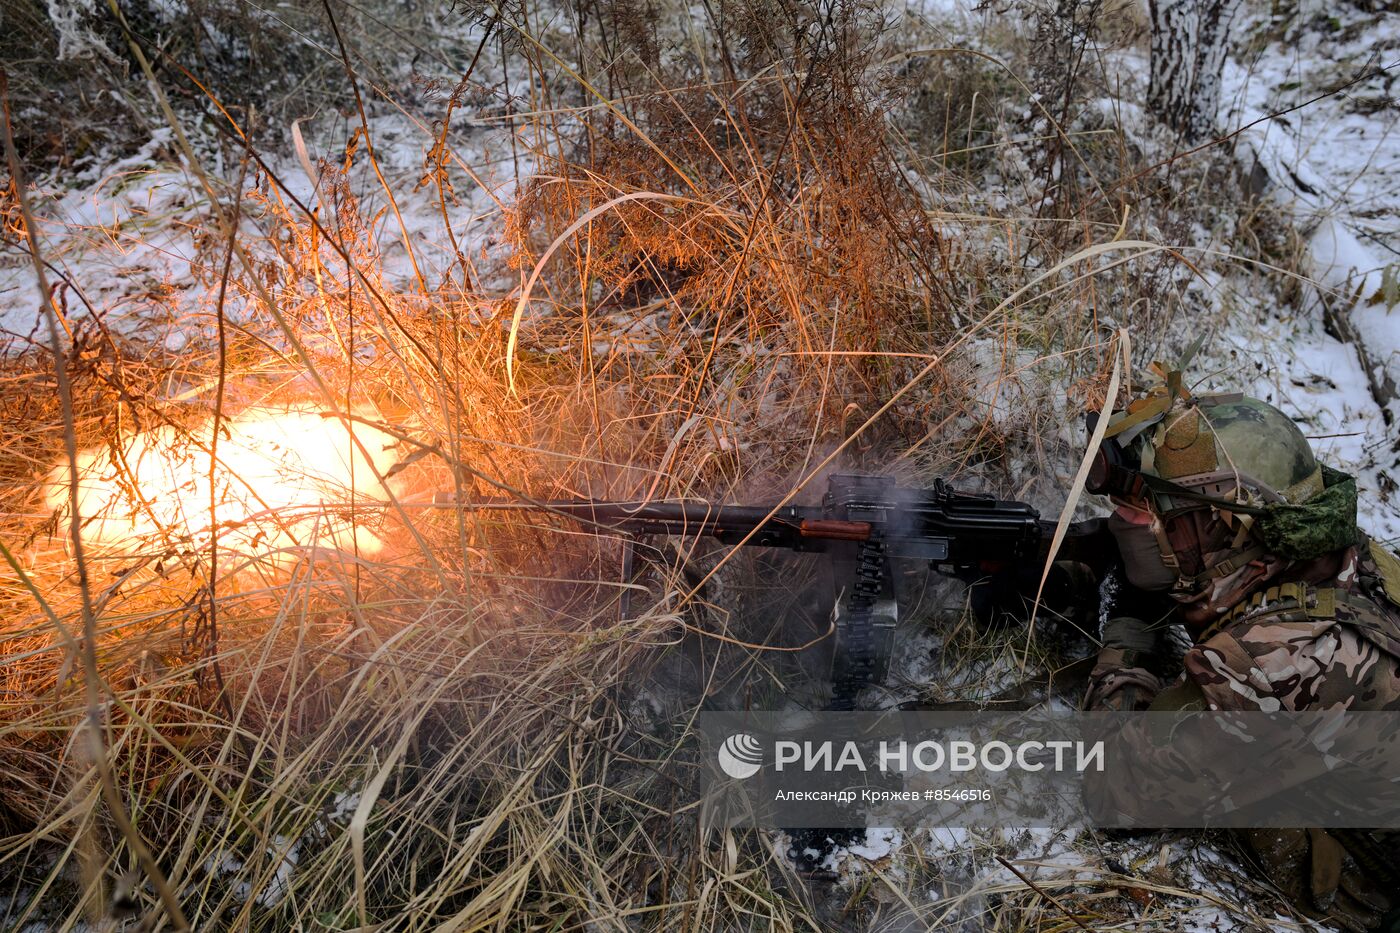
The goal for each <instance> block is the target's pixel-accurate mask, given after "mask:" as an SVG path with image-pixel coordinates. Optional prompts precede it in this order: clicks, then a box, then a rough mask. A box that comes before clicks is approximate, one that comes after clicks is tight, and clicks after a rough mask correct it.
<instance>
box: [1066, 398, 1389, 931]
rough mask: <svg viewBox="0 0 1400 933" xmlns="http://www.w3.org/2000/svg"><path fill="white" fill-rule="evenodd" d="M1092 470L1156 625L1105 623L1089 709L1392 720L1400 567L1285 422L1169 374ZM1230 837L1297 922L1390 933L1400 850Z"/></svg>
mask: <svg viewBox="0 0 1400 933" xmlns="http://www.w3.org/2000/svg"><path fill="white" fill-rule="evenodd" d="M1095 466H1096V469H1095V474H1096V475H1095V477H1094V481H1093V482H1091V488H1094V487H1096V488H1099V489H1101V490H1103V491H1105V492H1107V493H1109V494H1110V496H1111V499H1112V501H1113V503H1114V505H1115V506H1116V509H1115V511H1114V513H1113V514H1112V515H1111V516H1110V517H1109V519H1108V527H1109V530H1110V531H1111V532H1112V534H1113V537H1114V539H1115V540H1116V541H1117V544H1118V547H1119V551H1120V554H1121V557H1122V561H1123V570H1124V573H1125V575H1126V577H1127V580H1128V582H1129V583H1130V584H1131V585H1132V586H1133V587H1134V588H1135V589H1136V590H1138V591H1143V592H1146V593H1149V594H1153V593H1155V594H1160V596H1161V597H1162V605H1163V606H1165V607H1166V609H1165V610H1164V611H1163V612H1162V613H1161V614H1160V616H1158V617H1146V618H1144V617H1138V616H1139V615H1148V613H1142V612H1139V613H1138V614H1137V615H1118V616H1115V617H1113V618H1110V619H1108V620H1107V622H1106V623H1105V625H1104V630H1103V646H1102V649H1101V651H1100V653H1099V656H1098V659H1097V663H1096V666H1095V668H1094V670H1093V672H1092V674H1091V675H1090V682H1089V688H1088V692H1087V695H1086V698H1085V707H1086V708H1087V709H1091V710H1180V709H1209V710H1260V711H1279V710H1287V711H1306V710H1319V711H1320V710H1341V709H1344V710H1400V558H1397V557H1396V556H1395V555H1394V554H1392V553H1390V552H1389V551H1387V550H1386V549H1385V548H1383V547H1382V546H1380V545H1379V544H1377V543H1374V542H1372V541H1370V540H1368V539H1367V538H1366V536H1365V535H1364V534H1361V533H1360V532H1359V530H1358V528H1357V524H1356V483H1355V480H1354V479H1353V478H1352V477H1350V476H1347V475H1345V474H1343V473H1340V472H1338V471H1336V470H1333V469H1330V468H1329V467H1327V466H1324V465H1322V464H1320V463H1319V462H1318V461H1317V460H1316V458H1315V456H1314V454H1313V451H1312V449H1311V447H1310V446H1309V444H1308V441H1307V439H1306V438H1305V437H1304V436H1303V434H1302V432H1301V431H1300V430H1299V429H1298V427H1297V426H1296V425H1295V424H1294V423H1293V421H1292V420H1291V419H1289V418H1288V417H1287V416H1286V415H1285V414H1284V413H1283V412H1281V411H1279V410H1278V409H1277V408H1275V407H1273V406H1271V405H1268V404H1266V403H1264V402H1262V401H1259V400H1257V399H1252V398H1246V397H1244V396H1242V395H1238V394H1236V395H1215V396H1193V395H1192V394H1191V393H1190V392H1189V391H1188V390H1186V389H1185V388H1184V387H1183V386H1182V384H1181V377H1180V374H1179V373H1176V372H1173V373H1170V374H1167V377H1166V379H1165V382H1164V384H1163V385H1161V386H1158V387H1157V388H1156V389H1155V390H1154V391H1152V392H1150V393H1149V394H1148V395H1146V396H1144V397H1142V398H1139V399H1136V400H1134V401H1133V402H1132V403H1131V404H1130V405H1129V406H1128V408H1127V409H1126V410H1124V411H1120V412H1118V413H1116V414H1115V415H1114V417H1113V418H1112V419H1111V420H1110V422H1109V425H1108V426H1107V428H1106V432H1105V441H1104V445H1103V448H1102V449H1101V451H1100V453H1099V458H1098V462H1097V463H1096V465H1095ZM1144 604H1150V603H1144V601H1143V600H1141V599H1139V600H1137V601H1135V603H1134V605H1135V606H1139V607H1140V606H1141V605H1144ZM1178 623H1179V624H1180V625H1182V626H1184V627H1185V629H1186V631H1187V633H1189V635H1190V636H1191V639H1192V645H1191V647H1190V648H1189V649H1187V650H1186V651H1185V654H1184V656H1181V657H1180V660H1179V663H1178V662H1177V659H1176V656H1177V655H1179V654H1180V652H1179V650H1178V651H1176V652H1173V651H1172V649H1171V641H1172V640H1171V638H1170V637H1169V632H1170V631H1171V630H1172V629H1174V627H1175V625H1176V624H1178ZM1178 669H1179V670H1180V673H1179V674H1176V675H1175V676H1172V674H1173V673H1174V672H1175V671H1176V670H1178ZM1178 754H1179V752H1178ZM1111 792H1112V791H1110V793H1111ZM1123 792H1124V793H1131V789H1127V788H1125V789H1123ZM1240 836H1241V842H1242V843H1243V846H1244V848H1245V849H1246V850H1247V852H1248V853H1249V854H1251V855H1252V856H1253V859H1254V860H1255V861H1256V862H1257V863H1258V865H1259V867H1261V868H1262V869H1263V870H1264V872H1265V874H1266V876H1267V877H1268V878H1269V879H1270V880H1271V881H1273V882H1274V883H1275V884H1276V885H1277V886H1278V887H1279V888H1280V889H1281V890H1282V891H1283V892H1284V893H1285V894H1286V895H1287V896H1288V898H1289V900H1290V901H1291V902H1292V903H1293V904H1294V905H1295V906H1296V907H1297V909H1298V910H1299V912H1300V913H1302V914H1304V915H1306V916H1309V917H1313V918H1316V919H1326V920H1330V921H1331V922H1334V923H1338V924H1340V925H1342V926H1343V927H1345V928H1347V929H1349V930H1353V931H1357V933H1361V931H1367V930H1378V929H1387V930H1400V910H1397V909H1396V908H1398V907H1400V872H1398V871H1397V861H1396V860H1397V859H1400V851H1397V848H1396V843H1397V842H1400V838H1397V837H1400V834H1397V833H1382V832H1379V831H1355V830H1352V831H1343V830H1334V831H1331V832H1329V831H1325V830H1321V829H1286V830H1264V829H1258V830H1247V831H1242V832H1241V833H1240Z"/></svg>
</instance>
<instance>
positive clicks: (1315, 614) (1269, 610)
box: [1196, 582, 1337, 641]
mask: <svg viewBox="0 0 1400 933" xmlns="http://www.w3.org/2000/svg"><path fill="white" fill-rule="evenodd" d="M1336 613H1337V591H1336V590H1335V589H1334V588H1332V587H1330V586H1328V587H1320V588H1319V587H1315V586H1312V585H1310V584H1307V583H1298V582H1291V583H1278V584H1275V585H1274V586H1271V587H1269V588H1268V589H1266V590H1260V591H1259V592H1257V593H1255V594H1254V595H1253V596H1251V597H1249V598H1248V599H1246V600H1245V601H1244V602H1242V603H1240V604H1239V605H1237V606H1235V607H1234V608H1233V609H1231V610H1230V611H1229V612H1227V613H1225V614H1224V615H1223V616H1221V617H1220V618H1219V620H1217V621H1216V622H1215V623H1214V624H1213V625H1211V626H1210V627H1209V628H1207V629H1206V630H1205V631H1204V632H1202V633H1201V634H1200V635H1199V636H1197V639H1196V640H1197V641H1205V640H1206V639H1207V638H1209V637H1210V636H1211V635H1213V634H1215V633H1216V632H1218V631H1220V630H1221V629H1223V628H1225V627H1226V626H1229V625H1233V624H1234V623H1236V622H1240V621H1243V620H1245V619H1249V620H1250V621H1263V620H1265V619H1267V620H1269V621H1277V622H1307V621H1309V620H1311V619H1331V618H1335V617H1336Z"/></svg>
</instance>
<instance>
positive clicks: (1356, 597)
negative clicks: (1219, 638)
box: [1197, 536, 1400, 660]
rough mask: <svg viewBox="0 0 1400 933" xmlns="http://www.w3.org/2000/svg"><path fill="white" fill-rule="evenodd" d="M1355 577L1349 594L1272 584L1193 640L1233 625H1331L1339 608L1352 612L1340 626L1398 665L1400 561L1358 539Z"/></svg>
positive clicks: (1300, 584)
mask: <svg viewBox="0 0 1400 933" xmlns="http://www.w3.org/2000/svg"><path fill="white" fill-rule="evenodd" d="M1357 577H1358V586H1356V587H1354V588H1352V589H1349V590H1348V589H1343V588H1341V587H1334V586H1314V585H1313V584H1311V583H1303V582H1301V581H1293V582H1289V583H1277V584H1275V585H1273V586H1270V587H1268V588H1266V589H1263V590H1260V591H1259V592H1257V593H1254V594H1253V595H1252V596H1250V597H1249V598H1248V599H1245V600H1242V601H1241V602H1240V603H1239V604H1238V605H1236V606H1234V607H1233V608H1231V609H1230V611H1229V612H1227V613H1225V614H1224V615H1223V616H1221V617H1220V619H1219V620H1218V621H1216V622H1215V623H1214V624H1213V625H1211V626H1210V627H1209V628H1207V629H1206V630H1205V631H1204V632H1202V633H1201V634H1200V635H1199V636H1197V641H1205V640H1206V639H1208V638H1209V637H1210V636H1211V635H1214V634H1215V633H1216V632H1218V631H1221V630H1223V629H1226V628H1228V627H1230V626H1231V625H1234V624H1236V623H1238V622H1250V623H1254V624H1257V623H1262V622H1308V621H1312V620H1320V619H1336V618H1337V609H1338V607H1339V606H1348V607H1350V608H1352V609H1353V610H1355V611H1354V612H1352V613H1347V618H1346V619H1344V620H1341V623H1342V624H1344V625H1350V626H1351V627H1352V628H1354V629H1355V630H1356V632H1357V634H1358V635H1360V636H1361V637H1362V638H1365V639H1366V640H1367V641H1369V642H1370V643H1371V644H1373V645H1375V646H1376V647H1377V648H1379V649H1381V650H1382V651H1384V652H1385V653H1386V654H1388V655H1390V656H1391V657H1393V658H1396V659H1397V660H1400V557H1397V556H1396V555H1395V554H1393V553H1392V552H1390V551H1389V550H1387V549H1386V548H1384V547H1381V546H1380V545H1378V544H1375V543H1374V542H1372V541H1371V540H1370V539H1369V538H1366V537H1364V536H1363V537H1362V540H1361V543H1360V546H1359V547H1358V548H1357ZM1356 616H1361V618H1356Z"/></svg>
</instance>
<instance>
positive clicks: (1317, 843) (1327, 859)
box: [1240, 829, 1391, 933]
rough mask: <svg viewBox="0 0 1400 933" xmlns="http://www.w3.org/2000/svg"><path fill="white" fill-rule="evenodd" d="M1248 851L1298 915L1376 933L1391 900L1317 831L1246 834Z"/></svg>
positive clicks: (1356, 931)
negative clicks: (1296, 910) (1295, 909)
mask: <svg viewBox="0 0 1400 933" xmlns="http://www.w3.org/2000/svg"><path fill="white" fill-rule="evenodd" d="M1240 836H1241V837H1242V838H1243V841H1244V843H1245V845H1246V847H1247V848H1248V849H1249V851H1250V852H1252V853H1253V854H1254V856H1255V858H1256V859H1257V860H1258V861H1259V862H1260V863H1261V866H1262V867H1263V869H1264V871H1265V873H1266V875H1267V877H1268V878H1269V880H1270V881H1272V882H1273V883H1274V884H1275V885H1277V886H1278V888H1279V890H1281V891H1283V893H1284V894H1285V895H1287V897H1288V899H1289V901H1290V902H1291V903H1292V904H1293V906H1294V907H1296V908H1297V909H1298V912H1299V913H1301V914H1303V915H1305V916H1307V917H1311V918H1312V919H1314V920H1328V921H1331V922H1333V923H1336V924H1339V925H1341V926H1342V927H1344V928H1346V929H1348V930H1351V931H1353V933H1367V931H1370V930H1377V929H1379V928H1380V925H1381V920H1382V918H1383V917H1385V915H1386V912H1387V911H1388V910H1389V909H1390V906H1391V904H1390V900H1389V899H1388V898H1387V897H1386V895H1385V894H1384V893H1383V892H1382V891H1381V889H1380V888H1379V887H1378V886H1377V885H1376V884H1375V883H1374V882H1372V881H1371V880H1370V879H1368V878H1367V877H1366V876H1365V874H1363V873H1362V871H1361V869H1360V867H1358V866H1357V864H1356V862H1355V861H1354V860H1353V859H1352V857H1351V856H1350V855H1349V854H1347V850H1346V849H1345V848H1343V846H1342V844H1341V843H1340V842H1338V841H1337V840H1336V839H1334V838H1333V837H1332V836H1330V835H1329V834H1328V833H1327V832H1326V831H1325V830H1321V829H1246V830H1241V831H1240Z"/></svg>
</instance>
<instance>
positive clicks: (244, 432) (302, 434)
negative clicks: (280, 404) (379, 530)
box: [45, 407, 402, 564]
mask: <svg viewBox="0 0 1400 933" xmlns="http://www.w3.org/2000/svg"><path fill="white" fill-rule="evenodd" d="M352 427H353V436H352V433H351V431H350V430H349V429H347V426H346V424H345V422H344V421H343V420H341V419H340V418H336V417H323V416H322V414H321V413H320V411H319V410H317V409H315V408H311V407H291V408H250V409H247V410H245V411H243V412H241V413H239V414H238V415H236V416H233V417H227V416H226V417H225V418H224V419H223V420H222V422H221V430H220V436H219V443H218V447H217V455H218V464H217V466H216V468H215V470H214V471H213V484H212V486H213V490H214V501H215V508H214V513H213V518H214V521H217V524H218V544H219V550H220V552H221V553H223V554H226V555H230V556H233V555H239V556H243V557H246V558H249V559H255V560H258V561H271V562H272V563H274V564H281V563H286V562H290V561H293V560H295V559H297V558H298V557H300V556H301V555H303V554H305V553H307V552H308V549H311V548H313V547H314V548H319V549H338V550H341V551H346V552H352V551H353V552H358V553H359V554H361V555H365V556H372V555H374V554H377V553H379V552H381V551H382V550H383V549H384V541H383V539H382V538H380V537H379V536H378V535H377V534H375V533H374V532H373V531H371V530H368V529H367V528H365V527H363V522H362V521H354V522H352V521H351V520H350V517H349V511H350V510H349V506H350V505H351V503H356V504H366V505H370V506H373V505H374V504H375V503H378V502H383V501H386V500H387V499H388V493H387V491H386V490H385V488H384V486H383V485H381V484H380V483H379V482H378V481H377V480H376V479H375V475H376V471H377V473H378V475H379V476H384V475H385V474H386V473H387V472H388V471H389V470H390V468H391V467H392V466H393V465H394V463H396V462H397V461H398V460H400V459H401V456H402V450H401V449H400V446H399V442H398V441H397V439H396V438H394V437H393V436H392V435H389V434H386V433H384V432H383V431H379V430H377V429H375V428H372V427H369V426H367V425H364V424H359V423H353V424H352ZM212 429H213V419H212V418H210V419H208V420H206V421H205V422H203V423H202V424H200V425H197V426H196V427H194V428H192V429H188V430H179V429H176V428H174V427H161V428H156V429H154V430H151V431H147V432H143V433H141V434H136V435H134V436H132V437H129V438H127V439H126V440H124V441H123V442H122V443H121V444H119V445H118V444H113V445H111V446H109V447H105V448H99V449H93V450H84V451H81V452H80V453H79V455H78V473H79V489H80V491H79V496H78V503H79V504H78V508H79V512H80V514H81V515H82V518H83V532H82V535H83V542H84V545H85V547H86V546H91V547H92V548H93V550H94V554H95V556H122V557H131V556H135V555H138V554H146V555H152V554H154V555H159V554H162V553H169V552H170V551H171V550H177V551H179V550H189V549H191V548H200V547H207V546H208V542H209V538H210V531H211V526H212V525H213V524H214V521H211V517H210V489H211V483H210V462H211V459H210V439H211V435H212ZM356 440H358V441H359V444H358V445H357V444H356V443H355V441H356ZM113 448H116V451H114V449H113ZM114 454H115V455H114ZM371 464H373V467H374V468H373V469H371ZM68 478H69V471H68V464H67V462H66V461H64V462H60V463H59V464H57V465H55V466H54V467H53V469H52V470H50V472H49V476H48V484H47V486H46V489H45V498H46V501H47V503H48V505H49V507H50V508H52V509H55V510H57V509H62V510H64V514H65V515H66V511H67V506H68V500H69V488H68V482H69V479H68ZM391 485H392V484H391ZM381 514H382V512H381V511H380V510H378V509H375V511H374V512H373V514H372V516H369V515H367V516H365V517H364V521H365V522H373V521H377V520H378V518H379V516H380V515H381ZM357 518H359V517H358V516H357Z"/></svg>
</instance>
